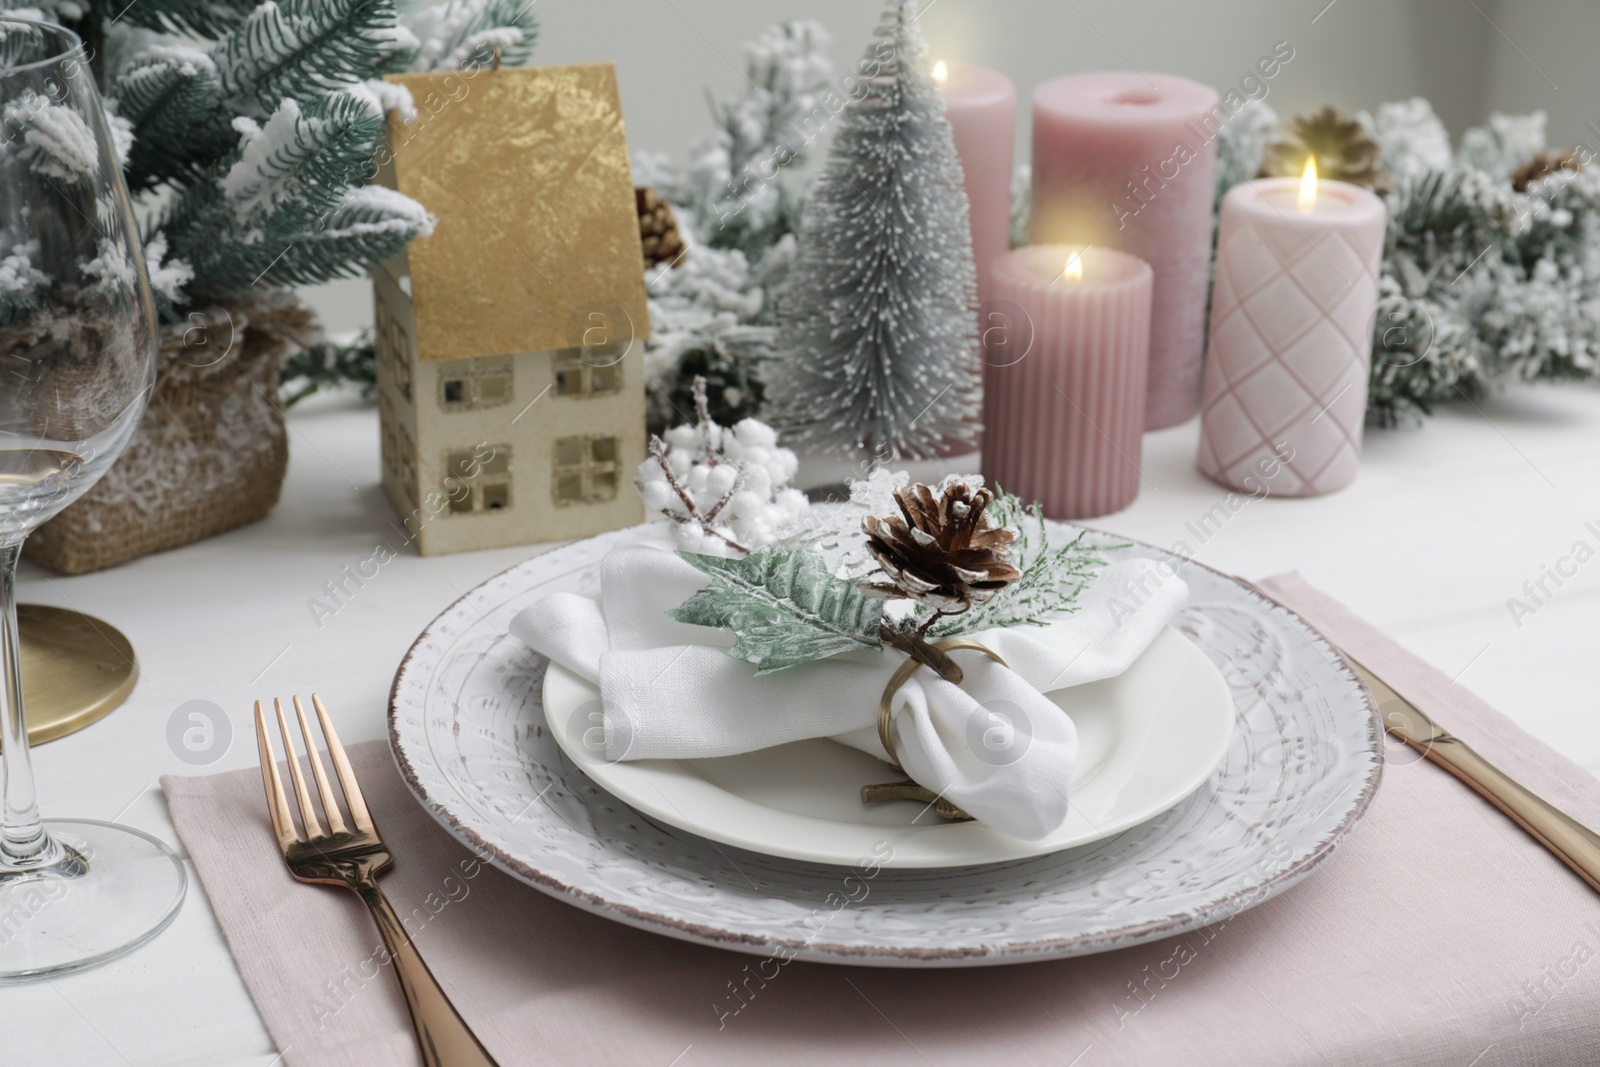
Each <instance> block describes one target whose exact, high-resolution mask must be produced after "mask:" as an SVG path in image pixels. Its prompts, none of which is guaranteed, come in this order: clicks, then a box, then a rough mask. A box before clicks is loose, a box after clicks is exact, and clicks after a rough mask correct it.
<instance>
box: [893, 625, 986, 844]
mask: <svg viewBox="0 0 1600 1067" xmlns="http://www.w3.org/2000/svg"><path fill="white" fill-rule="evenodd" d="M929 644H930V645H931V647H932V648H934V649H937V650H938V651H939V652H940V653H949V652H956V651H961V650H966V651H970V652H982V653H983V654H984V655H985V656H988V657H989V658H990V659H992V660H994V661H995V662H996V663H998V664H1000V666H1002V667H1004V666H1006V665H1007V664H1006V661H1005V660H1004V659H1002V658H1001V657H1000V654H999V653H998V652H996V651H994V649H992V648H989V647H988V646H986V645H981V644H979V643H978V642H976V641H972V640H969V639H967V638H964V637H949V638H945V639H944V640H942V641H933V642H930V643H929ZM942 658H944V659H945V660H946V661H947V662H948V657H942ZM922 666H931V665H930V664H928V663H927V661H926V659H925V658H924V657H920V656H909V657H907V659H906V661H905V662H904V663H902V664H900V667H899V669H897V670H896V671H895V672H894V674H893V675H892V676H891V677H890V678H889V684H888V685H886V686H884V687H883V696H882V697H880V698H879V699H878V741H879V743H881V744H882V745H883V750H884V751H885V752H887V753H888V754H889V759H890V760H891V761H893V763H894V765H895V766H896V767H898V766H900V754H899V753H898V752H896V751H895V747H894V738H893V737H892V736H891V735H890V733H889V722H890V712H891V711H892V710H893V707H894V695H895V694H896V693H898V692H899V691H900V689H901V687H902V686H904V685H905V684H906V683H907V682H909V681H910V680H911V676H912V675H913V674H915V673H916V672H917V668H918V667H922ZM939 673H940V674H941V676H944V677H948V675H945V674H944V672H939ZM954 673H955V675H956V677H954V678H950V679H949V680H950V681H953V682H955V683H956V684H957V685H959V684H961V672H960V670H959V668H958V669H957V670H956V671H955V672H954ZM885 800H918V801H922V802H923V803H926V804H934V805H936V808H937V812H938V815H939V817H940V818H943V819H957V820H968V819H971V818H972V816H971V815H968V814H967V813H966V812H964V811H962V810H961V809H960V808H958V807H956V806H955V805H954V804H952V803H951V802H950V801H948V800H945V799H944V798H943V797H942V796H937V795H935V794H934V793H933V791H932V790H930V789H928V788H927V787H925V786H922V785H918V784H917V783H916V782H913V781H909V780H908V781H901V782H886V783H884V784H882V785H864V786H862V787H861V803H863V804H876V803H879V802H880V801H885Z"/></svg>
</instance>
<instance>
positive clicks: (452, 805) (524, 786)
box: [389, 523, 1384, 967]
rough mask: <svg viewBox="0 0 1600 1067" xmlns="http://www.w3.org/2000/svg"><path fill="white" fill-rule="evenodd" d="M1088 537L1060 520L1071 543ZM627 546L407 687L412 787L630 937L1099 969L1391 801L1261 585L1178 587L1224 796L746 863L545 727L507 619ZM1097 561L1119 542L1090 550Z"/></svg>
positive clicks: (404, 680)
mask: <svg viewBox="0 0 1600 1067" xmlns="http://www.w3.org/2000/svg"><path fill="white" fill-rule="evenodd" d="M1076 533H1077V530H1076V528H1071V527H1067V526H1065V525H1062V524H1059V523H1051V524H1050V535H1051V537H1052V539H1055V538H1060V537H1063V536H1066V537H1070V536H1073V535H1075V534H1076ZM640 536H641V529H640V528H635V529H633V530H622V531H617V532H615V533H611V534H606V535H603V536H601V537H597V538H591V539H589V540H587V541H580V542H577V543H575V544H572V545H568V546H566V547H565V548H561V549H557V550H556V551H554V552H550V553H548V554H546V555H542V556H537V557H535V558H533V559H531V560H528V561H527V562H525V563H522V564H519V565H518V566H516V567H513V568H511V569H510V570H508V571H505V572H504V573H502V574H500V575H498V576H496V577H494V578H492V579H490V580H489V581H487V582H485V583H484V584H483V585H481V586H479V587H477V588H476V589H474V590H472V591H471V592H470V593H468V594H467V595H466V596H464V597H462V598H461V599H460V600H458V601H457V602H456V603H455V604H453V605H451V606H450V607H449V608H447V609H446V610H445V611H444V612H443V613H442V614H440V615H439V617H438V618H437V619H435V620H434V621H433V622H432V623H431V624H430V625H429V626H428V628H427V629H426V630H424V631H423V632H422V634H421V636H420V637H418V638H417V641H416V643H415V644H414V645H412V647H411V650H410V651H409V652H408V653H407V655H406V657H405V660H404V661H403V662H402V663H401V665H400V670H399V672H398V673H397V674H396V675H395V680H394V688H393V690H392V692H391V695H390V703H389V737H390V744H391V746H392V748H393V751H394V755H395V761H396V763H397V764H398V765H399V768H400V773H401V775H402V776H403V777H404V779H405V780H406V782H407V783H408V784H409V786H410V788H411V790H412V792H413V793H415V794H416V796H417V798H418V800H419V801H421V803H422V804H423V806H424V807H425V808H426V809H427V810H428V811H429V812H430V813H432V814H433V816H434V817H435V818H436V819H438V820H439V822H440V823H441V824H442V825H443V826H444V827H445V828H446V829H447V830H449V831H450V832H451V833H452V834H454V835H455V836H456V837H457V838H459V839H460V840H462V841H463V842H465V843H466V844H468V845H469V846H471V847H472V848H474V849H477V850H478V851H479V852H480V853H481V854H483V855H486V856H488V857H489V858H490V859H491V860H492V862H494V863H495V864H496V865H497V866H499V867H500V868H501V869H502V870H505V871H506V872H507V873H509V874H511V875H512V876H513V877H516V878H518V879H521V880H522V881H524V882H527V883H528V884H529V885H532V886H534V887H536V888H538V889H540V890H543V891H544V892H547V893H549V894H551V895H552V896H555V897H557V898H558V899H561V900H565V901H567V902H568V903H571V904H575V905H577V906H579V907H582V908H585V909H587V910H589V911H593V912H596V913H597V914H600V915H604V916H607V917H608V918H612V919H616V920H618V921H620V922H624V923H628V924H630V925H633V926H637V927H641V928H643V929H646V930H653V931H656V932H658V933H663V934H667V935H669V936H672V937H677V938H682V939H684V940H688V941H695V942H699V943H701V944H706V945H713V946H717V947H721V948H728V949H733V950H736V951H741V952H749V953H753V954H756V955H762V956H767V955H779V956H781V957H782V958H785V959H791V958H793V959H811V960H820V961H825V962H833V963H851V964H861V965H870V966H902V967H918V966H920V967H929V966H932V967H953V966H979V965H986V964H999V963H1011V962H1020V961H1024V960H1037V959H1049V958H1057V957H1063V956H1075V955H1082V954H1085V953H1090V952H1100V951H1104V950H1106V949H1112V948H1122V947H1125V946H1129V945H1136V944H1140V943H1143V942H1146V941H1153V940H1158V939H1160V938H1164V937H1170V936H1172V935H1174V934H1178V933H1182V932H1184V931H1186V930H1192V929H1195V928H1197V927H1200V926H1205V925H1207V924H1209V923H1213V922H1217V921H1220V920H1223V919H1226V918H1230V917H1232V916H1233V915H1236V914H1238V913H1239V912H1240V911H1242V910H1244V909H1246V908H1249V907H1253V906H1254V905H1256V904H1259V903H1260V902H1262V901H1263V900H1266V899H1268V898H1269V897H1272V896H1274V895H1276V894H1277V893H1279V892H1282V891H1283V890H1284V889H1287V888H1288V887H1290V886H1292V885H1294V884H1295V883H1297V882H1299V881H1300V880H1301V879H1303V878H1305V877H1306V876H1307V875H1308V874H1310V873H1311V871H1312V870H1314V869H1315V867H1316V866H1317V865H1318V864H1319V863H1321V862H1322V861H1323V860H1324V859H1326V858H1327V857H1328V856H1329V855H1330V854H1331V853H1332V852H1333V850H1334V848H1335V847H1336V846H1337V845H1338V844H1339V842H1340V841H1341V840H1343V838H1344V837H1345V836H1346V835H1348V834H1349V833H1350V832H1351V830H1353V829H1354V827H1355V825H1356V823H1357V822H1358V820H1359V819H1360V818H1361V816H1362V814H1363V813H1364V812H1365V811H1366V809H1367V805H1368V804H1369V803H1370V802H1371V799H1372V796H1373V794H1374V792H1375V791H1376V789H1377V786H1378V780H1379V777H1380V775H1381V772H1382V767H1383V744H1384V742H1383V729H1382V725H1381V722H1380V720H1379V717H1378V712H1377V708H1376V707H1375V706H1374V704H1373V703H1372V700H1371V698H1370V697H1369V696H1368V694H1367V692H1366V690H1365V688H1364V687H1363V686H1362V684H1361V682H1360V681H1359V680H1358V678H1357V677H1356V674H1355V671H1354V669H1353V668H1352V667H1351V665H1350V663H1349V662H1348V661H1347V660H1346V659H1345V658H1344V657H1343V656H1342V655H1341V654H1340V653H1339V652H1338V651H1337V650H1335V649H1334V648H1332V647H1331V646H1330V645H1329V644H1328V643H1327V642H1326V641H1325V640H1323V638H1322V637H1321V636H1319V635H1318V634H1317V633H1316V632H1315V631H1313V630H1312V629H1311V628H1310V627H1309V626H1307V625H1306V624H1305V623H1304V622H1303V621H1301V620H1300V618H1299V617H1298V616H1296V615H1294V614H1293V613H1292V612H1290V611H1288V610H1287V609H1285V608H1282V607H1280V606H1278V605H1276V604H1274V603H1272V602H1271V601H1269V600H1267V599H1266V598H1264V597H1262V596H1261V595H1260V594H1259V593H1257V592H1256V591H1255V590H1253V589H1251V588H1250V587H1249V586H1247V585H1245V584H1244V583H1242V582H1239V581H1237V580H1235V579H1232V578H1229V577H1227V576H1225V575H1222V574H1219V573H1218V572H1216V571H1212V570H1209V569H1207V568H1205V567H1202V566H1200V565H1199V564H1195V563H1191V562H1188V561H1185V560H1182V559H1181V558H1179V557H1176V556H1173V555H1171V554H1169V553H1166V552H1164V551H1162V550H1160V549H1157V548H1153V547H1148V546H1143V545H1136V546H1134V547H1133V548H1128V549H1108V552H1109V553H1110V554H1111V555H1112V556H1113V558H1126V557H1135V556H1142V557H1147V558H1151V559H1165V560H1167V561H1169V562H1170V563H1171V564H1172V565H1174V566H1180V567H1181V568H1182V575H1183V577H1184V579H1185V580H1186V581H1187V582H1188V583H1189V589H1190V604H1189V607H1188V608H1187V609H1185V611H1184V612H1183V613H1182V614H1181V615H1180V616H1179V617H1178V619H1177V620H1176V623H1175V625H1176V627H1177V629H1178V630H1179V631H1180V632H1182V633H1183V634H1184V635H1185V636H1186V637H1187V638H1188V639H1189V640H1191V641H1193V642H1194V643H1195V644H1196V645H1197V646H1199V648H1200V649H1201V650H1202V651H1203V652H1204V653H1205V654H1206V655H1207V656H1208V657H1209V658H1210V659H1211V661H1212V662H1213V663H1214V664H1215V665H1216V666H1217V667H1218V669H1219V670H1221V672H1222V674H1223V677H1224V678H1225V679H1226V681H1227V683H1228V686H1229V688H1230V690H1231V692H1232V695H1233V703H1234V707H1235V711H1236V716H1237V719H1236V728H1235V730H1234V733H1233V738H1232V741H1231V742H1230V743H1229V746H1228V751H1227V754H1226V755H1225V756H1224V757H1223V760H1222V762H1221V764H1220V765H1219V766H1218V768H1217V770H1216V773H1215V774H1214V775H1213V776H1212V778H1211V779H1210V781H1208V782H1207V783H1206V784H1204V785H1203V786H1201V787H1200V788H1199V789H1198V790H1196V791H1195V792H1193V793H1191V794H1190V795H1189V796H1188V797H1187V798H1186V799H1185V800H1183V801H1182V802H1180V803H1179V804H1178V805H1176V806H1175V807H1173V808H1172V809H1170V810H1169V811H1166V812H1165V813H1163V814H1161V815H1158V816H1157V817H1155V818H1153V819H1151V820H1150V821H1148V822H1145V823H1142V824H1140V825H1138V826H1136V827H1133V828H1132V829H1130V830H1128V831H1126V832H1124V833H1122V834H1119V835H1117V836H1115V837H1111V838H1107V839H1105V840H1103V841H1100V842H1097V843H1095V844H1091V845H1086V846H1084V847H1081V848H1075V849H1070V850H1067V851H1064V852H1056V853H1052V854H1050V855H1046V856H1040V857H1036V858H1033V859H1026V860H1019V861H1013V862H1006V863H995V864H989V865H986V866H979V867H962V868H956V869H946V870H937V871H914V870H913V871H902V870H892V869H887V868H886V867H885V865H884V860H885V859H886V858H887V857H889V856H892V855H893V853H894V849H895V834H896V833H897V832H900V833H903V832H904V830H903V829H902V830H896V828H893V827H890V828H886V831H885V833H884V836H883V839H882V840H881V841H880V842H878V843H877V846H876V847H875V849H874V850H872V851H871V852H870V853H868V854H867V855H863V856H862V857H860V861H859V862H858V863H857V864H855V865H854V866H848V867H840V866H831V865H821V864H816V863H807V862H803V861H797V860H791V859H781V858H777V857H773V856H767V855H762V854H759V853H755V852H747V851H743V850H739V849H734V848H731V847H728V846H725V845H720V844H717V843H716V842H713V841H710V840H707V839H706V838H703V837H699V836H697V835H695V834H692V833H688V832H685V831H683V830H679V829H676V828H673V827H669V826H664V825H661V824H659V823H656V822H653V821H651V820H650V819H648V818H646V817H644V816H643V815H641V814H639V813H638V812H636V811H634V810H633V809H632V808H629V807H628V806H627V805H625V804H623V803H622V802H620V801H618V800H616V799H615V798H613V797H612V796H610V795H609V794H608V793H606V792H605V791H604V790H602V789H601V788H600V787H599V786H597V785H595V784H594V782H593V781H591V780H590V779H589V778H588V777H587V776H586V775H585V774H584V772H583V770H582V769H581V767H580V766H579V765H577V764H574V763H573V762H572V761H571V760H570V759H568V758H567V757H566V756H565V754H564V753H563V752H562V751H561V748H560V746H559V745H558V744H557V743H556V741H555V739H554V738H553V737H552V736H551V735H550V733H549V731H548V730H547V729H546V727H545V722H544V712H543V706H542V697H541V694H542V692H543V687H544V674H545V669H546V666H547V662H546V661H545V660H544V658H543V657H540V656H537V655H535V654H534V653H532V652H531V651H529V650H528V649H527V648H526V647H525V646H523V645H522V644H521V643H520V642H518V641H517V640H516V639H515V638H513V637H511V636H510V634H509V633H508V632H507V625H508V624H509V622H510V620H511V618H512V616H514V615H515V614H516V613H517V612H518V611H519V610H521V609H522V608H523V607H525V606H527V605H528V604H531V603H533V602H534V601H535V600H538V599H539V598H541V597H543V596H545V595H547V594H549V593H553V592H556V591H560V590H565V591H571V592H579V593H586V594H590V595H593V594H595V593H597V592H598V581H599V580H598V573H597V569H596V567H595V565H596V564H597V563H598V562H599V560H600V558H601V557H602V556H604V555H605V553H606V552H608V551H609V550H610V549H611V548H613V547H615V546H617V545H619V544H624V543H627V542H628V541H630V540H633V539H636V538H639V537H640ZM1090 536H1091V538H1092V539H1095V540H1097V541H1099V542H1101V543H1102V544H1108V545H1109V544H1112V543H1115V542H1114V541H1113V540H1112V539H1111V538H1109V537H1105V536H1102V535H1099V534H1093V533H1091V535H1090Z"/></svg>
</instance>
